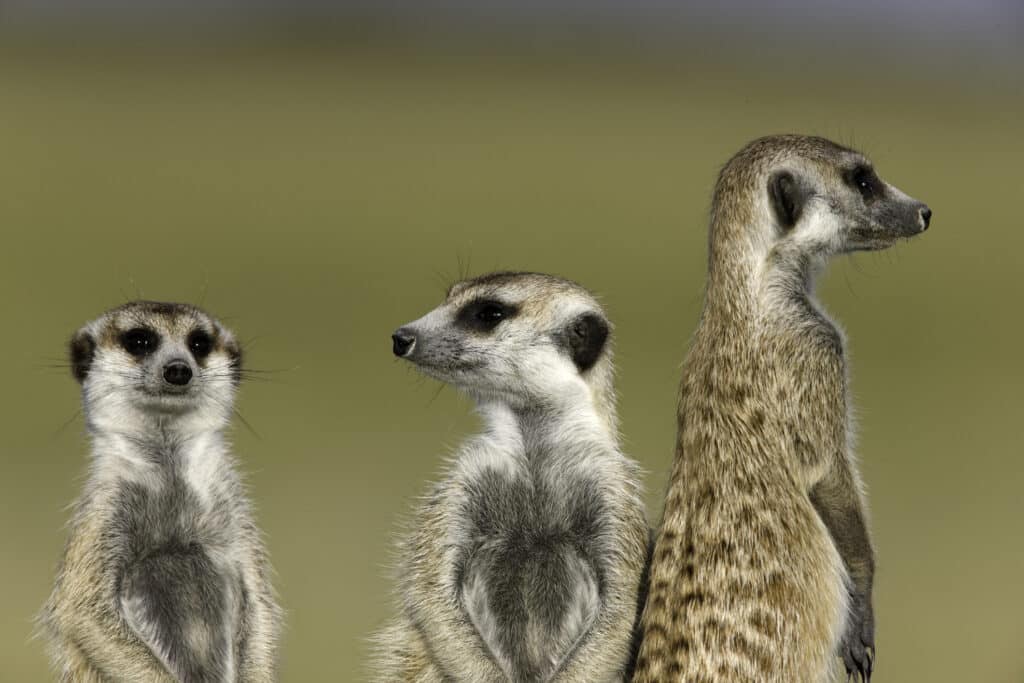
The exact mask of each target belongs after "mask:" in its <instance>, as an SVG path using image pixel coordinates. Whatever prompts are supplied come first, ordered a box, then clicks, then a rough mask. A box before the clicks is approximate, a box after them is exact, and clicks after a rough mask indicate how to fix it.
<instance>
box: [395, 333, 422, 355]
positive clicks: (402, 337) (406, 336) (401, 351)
mask: <svg viewBox="0 0 1024 683" xmlns="http://www.w3.org/2000/svg"><path fill="white" fill-rule="evenodd" d="M415 345H416V337H415V336H414V335H413V334H412V333H410V332H409V330H406V329H404V328H403V329H400V330H398V331H397V332H395V333H394V334H393V335H391V351H392V352H393V353H394V354H395V355H396V356H398V357H399V358H404V357H405V356H406V355H408V354H409V352H410V351H412V347H413V346H415Z"/></svg>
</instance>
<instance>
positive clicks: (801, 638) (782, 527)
mask: <svg viewBox="0 0 1024 683" xmlns="http://www.w3.org/2000/svg"><path fill="white" fill-rule="evenodd" d="M930 217H931V211H930V210H929V209H928V208H927V207H926V206H925V205H924V204H922V203H920V202H918V201H916V200H914V199H912V198H910V197H908V196H907V195H905V194H903V193H902V192H900V191H899V190H897V189H896V188H894V187H892V186H891V185H888V184H886V183H884V182H883V181H881V180H880V179H879V178H878V176H877V175H875V173H874V171H873V170H872V168H871V164H870V162H869V161H868V160H867V159H866V158H865V157H864V156H863V155H861V154H858V153H857V152H854V151H852V150H849V149H846V148H844V147H841V146H839V145H836V144H834V143H832V142H829V141H828V140H824V139H821V138H812V137H803V136H776V137H769V138H763V139H760V140H756V141H754V142H753V143H751V144H750V145H748V146H747V147H745V148H744V149H743V150H742V151H740V152H739V153H738V154H737V155H736V156H735V157H733V159H732V160H731V161H729V162H728V163H727V164H726V165H725V167H724V168H723V170H722V172H721V174H720V176H719V179H718V183H717V185H716V188H715V194H714V199H713V205H712V212H711V237H710V258H709V274H708V286H707V294H706V300H705V306H704V311H703V314H702V316H701V321H700V326H699V329H698V331H697V334H696V337H695V339H694V341H693V344H692V347H691V350H690V352H689V355H688V357H687V360H686V362H685V364H684V371H683V379H682V384H681V394H680V396H681V398H680V403H679V438H678V445H677V452H676V458H675V464H674V467H673V470H672V474H671V481H670V486H669V491H668V497H667V500H666V504H665V511H664V518H663V521H662V525H661V529H660V531H659V534H658V537H657V541H656V544H655V549H654V554H653V561H652V566H651V569H650V592H649V594H648V598H647V603H646V606H645V609H644V613H643V617H642V622H641V633H642V642H641V645H640V652H639V656H638V662H637V673H636V677H635V678H634V680H636V681H640V682H643V683H653V682H655V681H658V682H659V683H661V682H671V681H688V682H696V681H721V682H732V681H750V682H755V681H756V682H758V683H768V682H779V683H782V682H785V683H795V682H798V681H799V682H801V683H804V682H806V683H813V682H817V681H823V680H828V679H829V678H830V677H835V676H837V675H840V674H841V672H840V671H837V670H836V669H838V668H839V667H838V665H839V663H840V662H842V663H843V664H845V669H846V672H847V674H848V675H849V674H853V675H856V676H859V677H861V678H863V679H868V678H870V676H871V671H872V668H873V657H874V616H873V609H872V602H871V591H872V581H873V571H874V559H873V552H872V548H871V542H870V538H869V535H868V528H867V520H866V509H865V503H864V496H863V492H862V485H861V481H860V477H859V475H858V473H857V467H856V463H855V460H854V457H853V454H852V453H851V447H850V442H851V437H850V431H851V425H850V417H849V414H850V406H849V398H848V393H847V369H846V361H845V350H844V347H845V340H844V338H843V335H842V334H841V333H840V331H839V330H838V328H837V327H836V326H835V324H834V323H833V322H832V321H831V320H830V319H829V318H828V317H827V316H826V315H825V314H824V313H823V312H822V310H821V308H820V307H819V305H818V303H817V302H816V300H815V298H814V295H813V283H814V278H815V276H816V274H817V273H818V272H819V271H820V270H821V269H822V268H823V267H824V265H825V263H826V261H827V260H828V259H829V257H831V256H833V255H835V254H840V253H846V252H851V251H855V250H869V249H882V248H885V247H887V246H889V245H891V244H893V243H894V242H896V241H897V240H899V239H902V238H908V237H911V236H913V235H916V234H918V233H920V232H922V231H923V230H925V229H926V228H927V227H928V222H929V220H930ZM837 654H838V655H839V656H840V658H841V659H840V658H837V657H836V655H837Z"/></svg>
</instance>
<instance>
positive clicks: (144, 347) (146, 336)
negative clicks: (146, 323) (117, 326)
mask: <svg viewBox="0 0 1024 683" xmlns="http://www.w3.org/2000/svg"><path fill="white" fill-rule="evenodd" d="M159 343H160V337H158V336H157V333H156V332H154V331H153V330H147V329H146V328H144V327H136V328H134V329H131V330H128V331H127V332H125V333H124V334H122V335H121V347H122V348H123V349H124V350H125V351H127V352H128V353H130V354H132V355H133V356H135V357H136V358H141V357H143V356H146V355H148V354H150V353H153V352H154V351H156V347H157V345H158V344H159Z"/></svg>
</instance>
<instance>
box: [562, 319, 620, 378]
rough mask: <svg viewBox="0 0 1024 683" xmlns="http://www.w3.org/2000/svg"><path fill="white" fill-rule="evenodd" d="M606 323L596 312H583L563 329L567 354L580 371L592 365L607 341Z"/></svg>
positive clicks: (607, 330)
mask: <svg viewBox="0 0 1024 683" xmlns="http://www.w3.org/2000/svg"><path fill="white" fill-rule="evenodd" d="M608 332H609V329H608V323H607V321H605V320H604V318H602V317H601V316H599V315H597V314H596V313H584V314H583V315H581V316H580V317H578V318H576V319H575V320H573V321H572V322H571V323H569V326H568V327H567V328H566V329H565V339H566V346H567V347H568V349H569V356H570V357H571V358H572V362H573V363H575V364H576V368H577V369H578V370H579V371H580V372H585V371H587V370H589V369H590V368H592V367H594V363H596V362H597V359H598V358H600V357H601V352H602V351H603V350H604V346H605V343H606V342H607V341H608Z"/></svg>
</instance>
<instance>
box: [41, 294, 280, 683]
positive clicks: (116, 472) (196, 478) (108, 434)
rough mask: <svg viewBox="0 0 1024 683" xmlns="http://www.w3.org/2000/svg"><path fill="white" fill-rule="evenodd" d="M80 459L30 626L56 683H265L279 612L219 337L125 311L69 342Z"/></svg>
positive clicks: (185, 312) (234, 364)
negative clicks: (80, 474)
mask: <svg viewBox="0 0 1024 683" xmlns="http://www.w3.org/2000/svg"><path fill="white" fill-rule="evenodd" d="M71 363H72V371H73V373H74V375H75V376H76V378H77V379H78V380H79V381H80V382H81V383H82V395H83V403H84V414H85V420H86V425H87V427H88V431H89V436H90V438H91V441H92V462H91V467H90V471H89V475H88V479H87V481H86V484H85V487H84V490H83V492H82V494H81V496H80V497H79V499H78V500H77V502H76V503H75V505H74V514H73V516H72V519H71V522H70V535H69V538H68V541H67V545H66V547H65V550H64V556H63V559H62V561H61V563H60V567H59V569H58V572H57V579H56V583H55V585H54V588H53V593H52V595H51V596H50V599H49V601H48V602H47V604H46V607H45V608H44V611H43V614H42V625H43V627H44V629H43V630H44V632H45V634H46V635H47V637H48V638H49V640H50V643H51V650H52V653H53V659H54V664H55V668H56V670H57V672H58V674H59V676H60V680H62V681H65V682H66V683H72V682H74V683H100V682H104V683H107V682H113V681H146V682H150V681H154V682H160V681H180V682H182V683H198V682H202V683H207V682H209V683H213V682H217V683H222V682H223V683H227V682H232V683H234V682H239V683H241V682H245V683H248V682H253V683H255V682H261V681H272V680H275V672H276V659H277V657H276V651H277V640H278V630H279V628H280V622H281V611H280V609H279V608H278V606H277V602H276V599H275V596H274V592H273V589H272V587H271V584H270V567H269V564H268V561H267V556H266V551H265V550H264V546H263V542H262V540H261V537H260V532H259V529H258V528H257V526H256V523H255V521H254V519H253V514H252V510H251V506H250V504H249V502H248V498H247V496H246V493H245V490H244V487H243V485H242V482H241V480H240V478H239V475H238V474H237V472H236V469H235V465H234V461H233V458H232V456H231V454H230V452H229V451H228V446H227V443H226V441H225V439H224V436H223V430H224V428H225V427H226V426H227V424H228V422H229V418H230V416H231V413H232V404H233V400H234V393H235V389H236V386H237V384H238V382H239V379H240V376H241V372H242V370H241V352H240V349H239V346H238V343H237V342H236V341H235V338H234V336H233V335H232V334H231V332H230V331H228V330H227V329H225V328H224V327H222V326H221V325H220V323H218V322H217V321H216V320H214V319H212V318H211V317H209V316H208V315H207V314H205V313H204V312H202V311H200V310H199V309H197V308H194V307H192V306H189V305H186V304H166V303H156V302H146V301H139V302H133V303H130V304H127V305H125V306H122V307H120V308H117V309H114V310H112V311H109V312H108V313H105V314H104V315H103V316H101V317H100V318H98V319H97V320H95V321H93V322H91V323H89V324H88V325H86V326H85V327H83V328H82V329H81V330H79V332H78V333H77V334H76V335H75V336H74V338H73V339H72V342H71Z"/></svg>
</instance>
